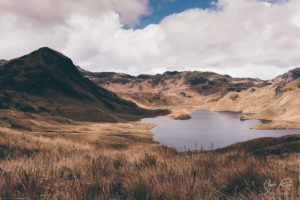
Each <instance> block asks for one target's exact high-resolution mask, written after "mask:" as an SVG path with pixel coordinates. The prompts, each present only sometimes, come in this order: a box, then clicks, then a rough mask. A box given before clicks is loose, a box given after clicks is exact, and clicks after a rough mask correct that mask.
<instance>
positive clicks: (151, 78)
mask: <svg viewBox="0 0 300 200" xmlns="http://www.w3.org/2000/svg"><path fill="white" fill-rule="evenodd" d="M83 73H84V75H85V76H86V77H87V78H89V79H90V80H92V81H93V82H95V83H96V84H97V85H99V86H102V87H105V88H106V89H109V90H112V91H114V92H116V93H118V94H119V95H120V96H123V97H125V98H128V99H131V100H133V101H135V102H136V103H138V104H141V105H143V106H150V107H151V106H176V105H178V104H182V103H185V102H190V101H191V100H196V99H197V100H198V101H201V103H202V104H203V103H208V102H212V101H216V100H218V99H220V98H222V97H223V96H224V95H225V94H227V93H229V92H232V91H236V92H240V91H243V90H246V89H248V88H250V87H253V86H256V87H262V86H265V85H267V84H268V83H267V82H266V81H262V80H259V79H237V78H232V77H230V76H228V75H219V74H216V73H212V72H198V71H193V72H190V71H185V72H177V71H173V72H165V73H163V74H157V75H139V76H131V75H128V74H121V73H114V72H103V73H89V72H83ZM199 97H201V98H200V99H199ZM195 98H196V99H195Z"/></svg>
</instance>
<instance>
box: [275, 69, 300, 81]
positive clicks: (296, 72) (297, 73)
mask: <svg viewBox="0 0 300 200" xmlns="http://www.w3.org/2000/svg"><path fill="white" fill-rule="evenodd" d="M297 79H300V68H295V69H293V70H290V71H288V72H287V73H285V74H282V75H280V76H278V77H276V78H275V79H274V80H273V82H278V81H284V82H291V81H294V80H297Z"/></svg>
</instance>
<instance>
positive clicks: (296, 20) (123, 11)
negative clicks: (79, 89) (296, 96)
mask: <svg viewBox="0 0 300 200" xmlns="http://www.w3.org/2000/svg"><path fill="white" fill-rule="evenodd" d="M43 46H48V47H50V48H53V49H55V50H57V51H60V52H62V53H64V54H66V55H67V56H69V57H70V58H72V59H73V61H74V62H75V64H77V65H80V66H82V67H83V68H85V69H87V70H90V71H117V72H125V73H130V74H141V73H151V74H153V73H162V72H164V71H166V70H180V71H181V70H199V71H215V72H218V73H223V74H229V75H232V76H243V77H246V76H247V77H259V78H264V79H268V78H273V77H274V76H276V75H278V74H281V73H283V72H285V71H287V70H289V69H292V68H295V67H299V66H300V0H215V1H214V0H42V1H40V0H26V1H24V0H0V58H3V59H11V58H14V57H18V56H21V55H23V54H27V53H29V52H31V51H33V50H35V49H38V48H40V47H43Z"/></svg>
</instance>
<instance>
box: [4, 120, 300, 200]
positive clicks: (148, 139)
mask: <svg viewBox="0 0 300 200" xmlns="http://www.w3.org/2000/svg"><path fill="white" fill-rule="evenodd" d="M72 123H73V122H72ZM72 123H71V124H69V125H66V123H63V124H60V123H58V122H56V123H53V124H50V123H47V122H42V121H35V124H36V126H32V130H31V131H21V130H13V129H11V128H1V129H0V199H14V198H21V199H23V198H24V199H78V200H79V199H143V200H144V199H170V200H173V199H209V200H210V199H274V195H277V196H278V197H279V196H280V198H282V199H284V198H286V199H287V198H290V199H297V198H298V197H299V196H298V195H299V194H298V193H297V192H298V191H299V188H298V187H299V185H297V184H298V183H299V164H300V163H299V151H298V150H299V149H297V148H296V149H288V151H285V152H276V151H270V152H271V153H270V152H269V151H266V152H267V153H266V154H264V153H259V154H257V153H254V152H253V150H255V149H257V148H256V147H255V145H254V146H251V145H249V144H248V143H247V144H245V147H247V148H244V145H243V144H240V145H242V148H241V147H240V146H237V147H234V146H233V147H230V148H228V149H222V150H220V151H215V152H184V153H177V152H176V151H174V150H172V149H170V148H166V147H162V146H160V145H159V144H156V143H154V142H153V141H152V136H151V131H150V130H151V128H152V127H153V126H154V125H153V124H144V123H139V122H133V123H114V124H109V123H103V124H96V123H73V124H72ZM286 140H287V141H286ZM299 140H300V137H299V136H291V137H289V138H287V139H285V140H282V141H283V142H284V144H285V145H284V146H289V144H296V145H297V144H299ZM280 143H281V142H280V141H279V143H278V142H275V141H273V140H272V139H271V140H266V141H261V143H259V146H265V147H266V146H270V148H268V149H272V148H273V147H272V145H275V146H278V145H280ZM250 144H252V142H250ZM253 144H256V145H257V142H254V143H253ZM241 149H242V150H241ZM243 149H244V150H243ZM275 149H276V148H275ZM283 149H284V148H283ZM274 152H275V153H274ZM297 152H298V154H297ZM274 154H275V155H274ZM267 180H270V181H272V183H273V182H276V183H277V184H278V183H280V182H281V183H283V182H284V181H285V182H286V181H287V182H288V184H290V186H288V187H287V188H284V187H281V186H280V187H278V188H279V189H278V190H277V189H276V188H277V186H276V188H275V187H274V186H271V185H268V184H267V183H269V182H267ZM266 184H267V185H266Z"/></svg>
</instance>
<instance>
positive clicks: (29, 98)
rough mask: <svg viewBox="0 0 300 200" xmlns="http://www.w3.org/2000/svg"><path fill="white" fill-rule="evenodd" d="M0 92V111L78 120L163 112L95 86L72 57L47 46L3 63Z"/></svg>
mask: <svg viewBox="0 0 300 200" xmlns="http://www.w3.org/2000/svg"><path fill="white" fill-rule="evenodd" d="M0 91H1V92H0V109H1V110H8V109H9V110H17V111H21V112H28V113H36V114H44V115H54V116H61V117H65V118H69V119H73V120H78V121H108V122H110V121H123V120H137V119H140V118H142V117H144V116H154V115H158V114H164V113H165V111H150V110H146V109H141V108H139V107H138V106H137V105H136V104H134V103H132V102H130V101H127V100H123V99H121V98H120V97H118V96H117V95H115V94H114V93H112V92H110V91H108V90H106V89H103V88H101V87H98V86H96V85H95V84H94V83H93V82H91V81H90V80H88V79H86V78H84V77H83V76H82V75H81V74H80V72H79V71H78V70H77V68H76V67H75V66H74V64H73V62H72V61H71V59H69V58H67V57H66V56H64V55H62V54H61V53H59V52H56V51H54V50H52V49H49V48H41V49H39V50H37V51H34V52H32V53H30V54H28V55H25V56H23V57H20V58H16V59H14V60H11V61H8V62H6V63H4V64H2V65H1V67H0ZM1 110H0V111H1Z"/></svg>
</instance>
